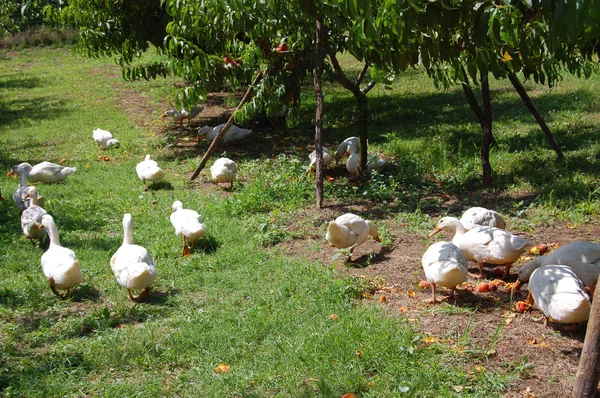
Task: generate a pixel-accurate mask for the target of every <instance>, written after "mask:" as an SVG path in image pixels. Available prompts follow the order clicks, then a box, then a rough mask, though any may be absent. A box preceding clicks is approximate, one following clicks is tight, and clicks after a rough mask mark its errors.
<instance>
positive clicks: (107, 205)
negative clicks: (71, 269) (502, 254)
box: [0, 49, 516, 397]
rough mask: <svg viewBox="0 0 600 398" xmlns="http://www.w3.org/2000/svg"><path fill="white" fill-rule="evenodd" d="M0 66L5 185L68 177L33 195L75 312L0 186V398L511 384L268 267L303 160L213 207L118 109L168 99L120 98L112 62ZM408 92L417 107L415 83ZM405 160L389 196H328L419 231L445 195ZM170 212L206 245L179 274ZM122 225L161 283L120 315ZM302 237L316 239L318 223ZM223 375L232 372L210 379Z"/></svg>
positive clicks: (304, 187)
mask: <svg viewBox="0 0 600 398" xmlns="http://www.w3.org/2000/svg"><path fill="white" fill-rule="evenodd" d="M0 66H2V67H1V68H0V90H2V94H3V96H2V97H1V98H0V109H1V110H2V112H0V169H2V170H6V171H7V170H8V169H9V168H10V167H11V166H13V165H15V164H17V163H20V162H22V161H29V162H31V163H37V162H39V161H42V160H48V161H52V162H61V161H64V164H66V165H69V166H75V167H77V168H78V170H77V172H76V173H75V174H74V175H72V176H71V177H69V178H68V179H67V180H66V181H65V182H63V183H59V184H41V185H39V186H38V189H39V190H40V192H41V193H42V194H43V195H44V196H45V197H46V198H47V199H46V200H47V209H48V211H49V212H50V213H51V214H52V215H53V216H54V218H55V220H56V223H57V225H58V228H59V231H60V236H61V243H62V244H63V245H64V246H66V247H69V248H71V249H73V250H74V251H75V252H76V253H77V256H78V258H79V260H80V263H81V266H82V271H83V276H84V282H83V284H82V286H79V287H78V288H76V289H75V290H74V291H73V293H72V297H71V298H69V299H67V300H65V301H61V300H59V299H58V298H56V297H55V296H54V295H53V294H52V293H51V291H50V289H49V287H48V282H47V281H46V279H45V278H44V276H43V274H42V272H41V270H40V256H41V254H42V253H43V251H44V248H43V247H40V246H39V245H38V244H37V243H36V242H29V241H27V240H26V239H25V238H23V237H22V234H21V231H20V225H19V221H18V220H19V214H18V211H17V209H16V208H15V207H14V206H13V204H12V203H11V201H10V193H12V192H13V191H14V190H15V188H16V186H17V181H16V180H13V179H10V178H8V177H3V178H2V181H1V185H2V188H3V192H4V193H5V196H6V197H7V200H6V201H5V202H3V203H1V204H0V264H1V267H2V270H3V272H2V273H1V274H0V365H1V368H2V372H0V395H2V396H6V397H22V396H28V397H50V396H73V395H76V396H80V395H81V396H111V397H112V396H123V397H130V396H138V397H156V396H255V397H263V396H286V397H288V396H305V397H310V396H315V395H319V396H332V397H339V396H342V395H343V394H344V393H347V392H355V393H358V394H361V396H373V397H380V396H396V395H399V394H400V393H405V392H409V394H411V395H419V394H421V393H423V392H426V393H427V394H433V395H437V396H441V395H444V394H447V392H448V391H450V390H451V388H452V386H456V385H460V386H464V388H465V389H464V392H463V394H462V395H465V396H481V395H499V394H500V393H501V392H502V391H504V390H505V389H506V387H507V385H508V384H509V383H510V381H511V377H512V374H514V372H513V373H511V372H508V373H507V374H506V375H499V376H498V377H494V379H493V380H494V381H495V383H489V382H482V380H484V379H485V380H486V379H487V376H481V375H478V376H472V375H470V374H469V373H468V372H466V371H465V370H464V369H462V366H456V361H453V362H450V361H448V359H447V357H446V356H445V350H444V349H442V348H439V347H429V348H428V347H424V346H423V345H422V344H421V338H422V336H419V335H418V334H417V333H416V332H415V331H414V329H413V328H412V326H411V325H410V324H409V323H408V322H405V321H403V320H401V319H397V318H394V317H390V316H389V315H387V314H386V313H385V312H384V310H383V308H382V306H380V305H377V304H373V305H370V304H361V302H360V299H361V298H362V297H363V296H364V293H365V291H366V290H368V289H370V287H369V286H368V285H365V284H364V283H361V282H359V281H356V280H354V279H352V278H349V277H344V276H340V275H339V274H338V273H337V272H335V271H334V270H333V269H332V268H329V267H328V266H327V265H325V264H321V263H318V262H309V261H304V260H300V259H296V258H293V257H290V256H289V255H280V254H277V252H276V251H271V250H268V247H269V246H271V245H273V244H276V243H278V242H280V241H284V240H286V239H289V238H290V237H292V236H293V234H294V233H297V232H294V231H289V230H288V229H287V225H289V224H290V223H291V222H292V221H293V218H294V214H298V213H295V212H296V211H298V210H299V209H302V208H303V207H305V206H310V205H312V202H313V201H314V188H313V187H312V182H311V180H310V178H309V177H307V176H306V168H305V166H306V165H305V164H304V162H305V161H306V159H305V157H304V156H303V157H302V159H296V158H295V157H293V156H280V157H274V158H265V159H260V160H257V159H243V160H242V161H240V181H242V183H241V185H237V184H236V187H235V188H234V189H233V191H232V192H231V194H228V195H220V193H218V192H215V191H214V190H213V189H211V190H207V189H205V187H204V186H203V185H201V184H198V185H195V184H191V183H190V182H189V181H188V180H187V177H186V176H187V175H189V173H190V172H191V171H192V170H193V169H194V167H195V163H197V159H195V158H192V157H190V161H189V162H183V161H182V159H179V158H176V157H173V156H171V153H170V152H169V150H168V148H166V146H167V145H168V144H169V143H171V142H172V141H173V138H172V137H169V135H166V136H161V137H159V136H156V135H155V134H154V132H153V130H151V128H150V127H149V125H148V126H144V127H142V125H143V123H141V124H140V123H136V122H134V120H139V119H142V120H147V122H148V124H149V123H150V122H151V121H152V120H154V119H155V118H156V115H157V113H158V112H159V110H158V109H154V110H152V111H150V112H148V114H146V115H143V116H140V115H132V114H128V112H130V110H129V109H128V108H127V106H126V104H125V103H124V102H123V101H121V99H122V96H121V91H126V90H135V91H137V92H138V94H139V93H144V95H142V96H141V98H144V100H145V99H147V100H148V102H149V103H150V104H156V103H158V101H159V100H160V98H161V97H162V96H163V95H165V93H168V92H169V91H170V87H171V84H172V82H148V83H146V82H140V83H135V84H133V85H131V86H130V85H128V84H127V83H125V82H123V81H122V80H121V78H120V74H119V73H118V70H117V69H116V68H115V67H114V65H113V64H112V63H111V61H110V60H99V59H95V60H89V59H82V58H75V57H73V56H72V55H71V54H70V53H69V51H68V49H31V50H23V51H21V52H18V53H11V54H10V55H9V56H8V59H3V60H2V61H0ZM414 76H416V75H414ZM414 76H413V77H414ZM415 79H416V80H415V82H416V83H415V86H414V87H415V90H416V87H418V86H421V85H423V81H422V79H421V78H419V77H418V76H417V77H415ZM136 98H137V97H136ZM96 127H101V128H104V129H107V130H110V131H111V132H112V133H113V134H114V135H115V137H116V138H118V139H119V140H120V141H121V148H119V149H115V150H110V151H105V152H100V151H99V150H98V148H97V146H96V144H95V143H94V142H93V140H92V138H91V134H92V130H93V129H94V128H96ZM390 131H392V132H393V130H391V129H390ZM340 133H341V132H340ZM374 141H377V138H376V136H374ZM395 142H397V140H392V142H391V143H390V145H397V146H398V147H401V144H394V143H395ZM379 144H380V145H381V146H382V148H383V149H384V150H385V148H386V145H387V144H386V143H384V142H383V141H382V140H380V143H379ZM415 145H416V144H415ZM419 145H421V146H420V147H421V148H426V146H423V145H422V144H419ZM415 148H417V146H415ZM146 153H151V154H152V155H153V158H155V159H156V160H157V161H158V162H159V164H160V165H161V166H162V168H163V169H164V170H165V172H166V177H165V180H164V181H163V182H162V183H161V184H158V185H157V186H152V184H150V185H151V186H150V189H149V190H148V191H147V192H145V193H144V192H143V186H142V183H141V181H139V179H138V178H137V176H136V174H135V164H136V163H138V162H139V161H140V160H141V158H142V157H143V156H144V155H145V154H146ZM432 153H433V152H432ZM440 153H444V151H441V152H440ZM99 155H106V156H108V158H109V159H108V161H106V160H104V159H102V158H99V157H98V156H99ZM397 159H398V164H399V165H402V167H405V168H406V169H407V171H408V172H404V171H403V169H398V173H397V174H396V177H393V178H392V180H391V182H389V183H388V182H386V181H387V180H386V178H388V177H389V174H385V173H382V174H377V173H375V174H374V175H373V176H372V177H371V185H358V186H357V187H356V189H354V188H348V187H347V186H345V185H344V184H340V185H339V186H332V187H329V188H327V189H328V191H327V192H328V194H331V195H332V197H334V198H337V199H338V200H343V199H347V200H349V201H352V200H353V197H362V198H366V199H367V200H372V201H377V202H379V203H387V200H388V199H389V198H396V197H398V198H399V200H398V201H396V205H395V206H397V207H398V208H400V209H402V212H401V213H399V214H398V215H397V218H398V220H402V221H403V222H406V223H407V224H408V225H407V228H417V229H418V228H424V227H425V225H426V221H427V217H428V216H427V215H426V214H425V213H424V212H423V211H422V208H426V207H427V206H416V205H413V204H418V203H423V201H424V200H422V199H421V198H420V197H419V196H420V193H421V192H424V191H422V190H423V189H425V190H427V189H430V187H432V186H437V183H436V182H435V181H428V180H426V181H422V179H421V178H420V176H421V174H422V173H423V172H427V167H426V166H424V165H423V164H422V163H421V162H420V161H419V159H420V158H419V157H418V156H416V155H414V154H413V155H411V156H402V157H401V156H398V158H397ZM431 159H432V161H433V160H434V159H436V158H434V157H433V155H432V157H431ZM442 166H443V167H442ZM439 167H442V169H444V170H445V168H446V167H448V166H447V165H441V166H439ZM411 168H412V170H409V169H411ZM398 192H400V193H398ZM176 199H179V200H181V201H183V203H184V205H185V207H189V208H193V209H196V210H198V211H199V212H200V213H201V214H202V216H203V218H204V221H205V223H206V225H207V229H208V232H207V237H206V238H204V239H203V240H202V241H201V242H198V244H197V245H196V248H195V251H194V253H193V254H192V256H190V257H186V258H182V257H181V255H180V252H181V239H180V237H178V236H176V235H175V234H174V233H173V229H172V227H171V225H170V223H169V219H168V217H169V214H170V212H171V204H172V203H173V201H174V200H176ZM403 201H406V204H404V203H401V202H403ZM392 203H393V201H392ZM125 212H130V213H131V214H132V216H133V223H134V240H135V242H136V243H138V244H140V245H143V246H145V247H146V248H148V250H149V251H150V253H151V254H152V255H153V256H154V258H155V260H156V266H157V269H158V278H157V281H156V283H155V284H154V286H153V289H152V292H151V295H150V300H149V302H148V303H144V304H135V303H133V302H131V301H130V300H129V299H128V298H127V294H126V292H125V291H124V290H123V289H122V288H121V287H120V286H119V285H118V284H117V283H116V281H115V279H114V277H113V276H112V274H111V271H110V267H109V260H110V257H111V255H112V254H113V253H114V252H115V250H116V249H117V248H118V247H119V245H120V244H121V241H122V233H123V232H122V225H121V220H122V216H123V213H125ZM311 223H312V224H311ZM300 224H301V225H303V228H306V229H310V228H311V227H313V228H315V230H317V231H318V232H313V233H314V234H317V233H318V234H319V235H322V230H320V229H319V228H322V225H318V224H317V225H315V221H314V220H309V222H308V224H306V223H304V224H302V223H300ZM382 231H383V232H384V233H383V235H384V238H385V239H387V240H388V241H389V238H390V236H389V231H387V230H386V229H385V228H382ZM265 246H266V247H267V248H265ZM219 364H227V365H229V366H230V371H229V372H226V373H217V372H216V368H217V366H218V365H219ZM515 372H516V371H515ZM485 380H484V381H485Z"/></svg>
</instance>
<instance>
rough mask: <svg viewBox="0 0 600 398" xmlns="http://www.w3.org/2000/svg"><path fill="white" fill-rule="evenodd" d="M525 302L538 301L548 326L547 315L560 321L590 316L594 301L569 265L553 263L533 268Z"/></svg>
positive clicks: (566, 321) (580, 319)
mask: <svg viewBox="0 0 600 398" xmlns="http://www.w3.org/2000/svg"><path fill="white" fill-rule="evenodd" d="M532 301H533V302H532ZM526 302H527V304H529V305H531V304H534V303H535V305H536V306H537V307H538V308H539V309H540V311H542V312H543V313H544V315H545V316H546V318H544V325H546V326H547V325H548V318H550V319H551V320H553V321H556V322H558V323H577V322H584V321H587V320H588V318H589V316H590V309H591V303H590V300H589V299H588V295H587V294H586V292H585V289H584V286H583V283H581V280H580V279H579V278H578V277H577V275H575V273H574V272H573V270H572V269H571V268H569V267H567V266H566V265H555V264H550V265H546V266H544V267H541V268H538V269H536V270H535V271H533V273H532V274H531V278H530V279H529V295H528V297H527V301H526Z"/></svg>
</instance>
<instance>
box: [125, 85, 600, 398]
mask: <svg viewBox="0 0 600 398" xmlns="http://www.w3.org/2000/svg"><path fill="white" fill-rule="evenodd" d="M120 87H121V89H120V90H119V98H120V100H119V102H120V105H121V106H122V107H123V108H125V109H127V110H128V111H129V114H130V115H133V116H132V117H134V118H136V119H135V122H136V123H137V124H138V125H140V126H145V127H150V128H151V129H152V130H153V131H154V133H156V134H171V135H174V136H175V137H176V142H175V143H174V145H173V146H172V147H171V151H172V152H173V155H174V156H175V157H178V158H181V159H182V163H185V162H187V159H190V158H194V161H196V162H198V163H199V160H200V157H201V156H202V155H204V152H205V151H206V149H207V148H208V145H209V143H208V142H206V141H204V142H200V143H198V142H196V141H195V135H196V133H195V132H196V130H197V128H198V127H200V126H203V125H217V124H219V123H223V122H225V121H226V120H227V118H228V117H229V116H230V115H231V112H232V111H233V109H234V108H235V106H226V105H225V95H223V94H219V95H213V96H211V97H209V101H208V103H207V104H205V109H204V110H203V111H202V112H201V114H200V115H199V117H198V118H196V119H194V120H192V122H191V124H190V126H185V124H184V126H182V127H180V126H179V125H178V124H177V123H174V122H172V121H171V120H168V119H166V120H164V121H163V122H160V123H157V122H156V121H154V122H152V121H151V120H149V119H150V118H151V116H150V115H152V114H156V111H157V110H156V109H150V108H148V106H144V105H143V103H144V101H140V98H139V96H138V95H137V93H135V92H133V91H130V90H124V89H123V88H122V87H123V86H120ZM229 95H231V94H229ZM168 108H170V107H169V105H168V104H167V103H166V101H165V103H164V109H165V110H166V109H168ZM160 112H162V110H160ZM244 127H248V126H244ZM252 128H253V129H254V130H255V135H254V136H253V139H252V140H251V141H250V142H246V143H244V144H243V145H239V144H238V145H233V146H231V147H228V148H225V149H226V150H227V151H228V153H229V152H231V153H233V154H234V155H237V156H242V155H243V156H265V155H266V156H268V154H269V153H271V154H280V153H282V152H294V153H298V146H299V145H304V148H305V149H304V151H306V154H308V153H309V152H310V150H312V147H310V136H311V135H312V132H310V133H307V134H306V135H303V136H296V137H292V138H290V137H287V138H285V137H283V138H282V137H281V135H279V134H276V133H275V131H276V130H277V128H278V127H277V126H273V125H271V126H269V125H267V126H261V125H256V126H252ZM190 174H191V173H190ZM195 184H198V185H201V186H202V188H203V189H215V188H214V185H213V184H212V183H210V182H209V181H208V179H206V178H203V177H202V175H201V177H200V178H199V179H198V180H197V182H196V183H195ZM221 192H222V195H224V196H227V195H231V192H230V191H229V190H227V189H225V190H221ZM486 195H487V196H486ZM490 195H491V196H490ZM472 196H475V197H478V198H479V199H475V200H478V201H479V202H480V203H479V204H481V205H486V203H487V202H495V203H497V202H498V201H502V202H505V201H511V200H517V201H518V200H523V198H519V197H510V198H508V197H498V196H497V195H495V194H494V193H491V194H490V193H487V194H485V193H484V194H480V193H477V192H474V193H472ZM492 198H494V199H492ZM525 199H527V198H525ZM488 206H491V207H493V203H488ZM445 207H446V208H445V209H444V210H445V211H449V210H452V209H454V208H455V207H457V208H458V207H460V204H457V203H454V202H452V199H451V198H449V200H448V201H447V203H446V206H445ZM454 210H456V209H454ZM345 212H355V213H359V214H369V215H370V216H371V217H372V218H373V219H379V220H385V219H386V216H385V215H384V214H383V213H382V212H381V211H378V210H377V207H376V206H373V204H372V203H358V204H357V203H354V204H352V205H344V204H336V205H329V206H328V207H326V208H324V209H321V210H319V211H317V210H315V209H305V210H302V211H301V212H300V213H299V214H298V215H297V218H296V219H297V220H300V221H297V222H295V223H293V224H291V225H289V226H288V227H289V229H290V230H291V231H293V232H296V234H295V235H297V236H301V238H299V239H294V240H291V241H286V242H284V243H281V244H279V245H278V246H276V247H274V248H273V249H274V250H278V251H282V252H283V253H286V254H288V255H292V256H300V257H304V258H306V259H308V260H310V261H316V262H321V263H325V264H335V265H336V267H337V268H338V270H339V272H340V273H349V274H351V275H353V276H355V277H357V278H361V279H364V281H365V283H367V284H370V285H371V286H372V289H371V293H372V294H370V295H369V296H368V297H366V298H365V300H367V301H373V302H375V303H378V304H377V305H382V306H385V308H386V309H387V312H389V314H391V315H392V316H397V317H400V318H403V319H406V320H408V321H409V322H411V324H412V325H413V326H414V327H415V328H416V329H417V330H418V331H420V332H422V333H424V334H427V335H429V336H431V337H430V338H429V339H428V341H429V342H430V343H431V344H438V343H442V344H445V345H448V346H449V347H451V348H452V349H453V350H456V352H457V353H458V355H459V356H461V357H463V358H464V357H467V358H469V359H471V360H472V362H471V363H468V364H467V365H466V366H467V369H466V371H468V372H470V373H475V372H488V374H490V375H492V376H491V377H493V374H494V372H496V373H500V374H505V373H508V372H513V370H514V369H516V368H520V369H521V373H520V378H519V379H518V380H516V381H515V382H514V383H513V384H512V385H511V386H510V387H509V388H508V391H507V393H506V394H505V395H504V396H506V397H529V398H531V397H567V396H571V391H572V388H573V383H574V379H575V374H576V372H577V367H578V361H579V357H580V354H581V349H582V346H583V340H584V337H585V327H586V325H579V326H578V327H577V328H576V329H575V330H574V331H563V330H561V327H560V325H553V324H549V326H548V327H545V326H544V325H543V320H542V315H541V313H540V312H538V311H536V310H534V311H533V312H531V313H526V314H521V313H518V312H516V311H515V310H514V303H515V302H516V301H518V300H524V299H525V297H526V292H527V288H526V286H525V287H523V288H521V291H518V292H515V293H514V294H513V295H512V296H511V294H510V293H509V292H507V291H506V290H505V289H503V288H502V287H500V288H499V289H498V290H496V291H493V292H488V293H478V292H476V291H475V289H474V285H475V284H476V283H477V282H478V280H474V279H470V280H469V282H470V283H471V285H470V286H466V287H462V288H460V289H459V290H457V293H456V294H455V297H454V298H453V299H452V300H450V302H448V301H445V302H444V303H441V304H428V303H426V300H427V299H429V298H430V297H431V291H430V289H420V288H419V287H418V283H419V281H421V280H422V279H424V273H423V270H422V268H421V256H422V254H423V253H424V251H425V250H426V248H427V247H428V245H430V244H431V243H432V242H433V240H431V239H428V238H427V236H425V235H424V234H420V233H416V232H412V231H410V230H408V229H407V226H406V225H401V224H398V223H395V222H394V221H391V220H387V221H385V223H386V226H387V230H389V232H390V234H391V243H390V244H388V245H385V246H382V245H380V244H379V243H376V242H375V241H373V240H369V241H367V242H366V243H365V244H363V245H361V246H360V247H358V248H357V249H356V250H355V251H354V253H353V257H352V262H344V261H343V257H341V256H339V255H338V256H336V254H337V251H336V249H335V248H332V247H330V246H329V245H328V244H327V242H325V239H324V233H323V231H324V229H323V228H322V227H323V226H324V225H325V223H326V222H327V221H329V220H332V219H334V218H335V217H337V216H339V215H340V214H343V213H345ZM434 216H437V214H435V215H434ZM302 220H304V221H302ZM306 220H310V221H306ZM307 222H308V223H309V224H310V225H309V227H310V228H307V225H306V223H307ZM379 223H380V224H381V223H383V222H382V221H379ZM509 226H510V225H509ZM433 227H434V225H432V229H433ZM518 234H519V235H521V236H523V237H525V238H528V239H529V240H531V241H533V242H535V243H541V242H546V243H556V245H563V244H566V243H569V242H572V241H575V240H594V239H596V238H597V237H598V236H600V228H598V227H597V226H596V225H592V224H588V225H584V226H581V227H577V228H572V227H571V226H567V225H555V226H553V227H551V228H545V229H543V230H539V231H536V234H535V236H533V235H532V234H527V233H518ZM446 240H449V237H446ZM316 246H318V247H319V250H314V247H316ZM311 248H313V249H312V250H311ZM336 257H337V258H336ZM526 261H527V259H526V258H524V259H523V258H522V259H521V260H520V261H518V262H517V263H515V265H514V266H513V268H512V269H511V274H510V276H509V277H508V278H507V281H509V282H512V281H514V280H516V273H517V272H518V266H519V265H520V264H523V263H525V262H526ZM471 265H472V266H473V269H471V271H472V272H473V273H476V272H477V271H478V270H477V269H476V264H474V263H472V264H471ZM492 270H493V269H492V268H489V269H488V276H489V278H490V280H491V279H494V276H493V273H492ZM447 295H448V291H444V290H443V288H442V289H441V290H439V291H438V297H440V298H444V299H445V298H446V296H447ZM469 353H472V354H469Z"/></svg>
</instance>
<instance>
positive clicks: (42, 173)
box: [9, 162, 77, 182]
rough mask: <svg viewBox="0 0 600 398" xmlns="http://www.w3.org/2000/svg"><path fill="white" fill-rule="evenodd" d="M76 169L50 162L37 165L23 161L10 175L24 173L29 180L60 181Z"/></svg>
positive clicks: (13, 168)
mask: <svg viewBox="0 0 600 398" xmlns="http://www.w3.org/2000/svg"><path fill="white" fill-rule="evenodd" d="M76 171H77V167H67V166H61V165H58V164H54V163H50V162H42V163H38V164H36V165H35V166H31V165H30V164H29V163H21V164H18V165H16V166H13V167H12V169H11V171H10V172H9V175H10V174H19V173H23V174H25V176H26V178H27V181H29V182H58V181H62V180H64V179H65V178H67V177H68V176H70V175H71V174H73V173H74V172H76Z"/></svg>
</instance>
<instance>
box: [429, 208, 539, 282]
mask: <svg viewBox="0 0 600 398" xmlns="http://www.w3.org/2000/svg"><path fill="white" fill-rule="evenodd" d="M443 230H445V231H448V232H451V233H453V234H454V237H453V238H452V243H454V244H455V245H456V246H458V248H459V249H461V250H462V251H463V254H464V255H465V257H466V258H467V259H468V260H470V261H476V262H477V264H479V277H480V278H484V277H485V274H484V273H483V264H484V263H489V264H504V265H505V270H504V275H503V276H502V277H503V278H506V277H507V276H508V274H509V272H510V266H511V265H512V263H513V262H515V261H516V260H517V259H518V258H519V256H521V254H522V253H523V252H524V251H525V249H526V248H527V247H528V246H530V245H531V242H529V241H528V240H526V239H523V238H521V237H519V236H516V235H513V234H511V233H509V232H507V231H505V230H503V229H500V228H495V227H475V228H473V229H472V230H470V231H466V230H465V227H464V226H463V225H462V223H461V222H460V220H458V219H457V218H454V217H442V218H441V219H440V220H439V221H438V224H437V227H435V229H434V230H433V231H431V233H430V234H429V236H430V237H431V236H433V235H435V234H436V233H438V232H440V231H443Z"/></svg>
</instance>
